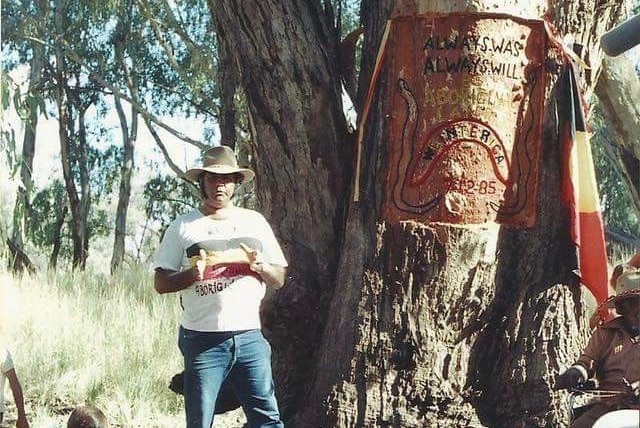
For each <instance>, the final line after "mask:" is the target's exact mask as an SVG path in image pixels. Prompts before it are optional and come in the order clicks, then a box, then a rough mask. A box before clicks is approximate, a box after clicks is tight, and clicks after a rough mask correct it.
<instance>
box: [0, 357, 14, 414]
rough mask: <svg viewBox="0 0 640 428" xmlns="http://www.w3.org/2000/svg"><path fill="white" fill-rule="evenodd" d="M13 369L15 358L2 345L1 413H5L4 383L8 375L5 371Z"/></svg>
mask: <svg viewBox="0 0 640 428" xmlns="http://www.w3.org/2000/svg"><path fill="white" fill-rule="evenodd" d="M11 369H13V360H12V359H11V354H10V353H9V351H8V350H7V349H6V348H4V347H0V413H4V384H5V380H6V379H7V377H6V376H5V373H6V372H8V371H9V370H11Z"/></svg>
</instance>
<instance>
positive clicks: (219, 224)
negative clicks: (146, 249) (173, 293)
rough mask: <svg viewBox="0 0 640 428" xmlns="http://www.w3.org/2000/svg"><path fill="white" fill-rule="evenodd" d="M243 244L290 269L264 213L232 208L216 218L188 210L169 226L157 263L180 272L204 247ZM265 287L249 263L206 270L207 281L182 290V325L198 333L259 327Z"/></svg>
mask: <svg viewBox="0 0 640 428" xmlns="http://www.w3.org/2000/svg"><path fill="white" fill-rule="evenodd" d="M240 243H243V244H245V245H247V246H248V247H251V248H253V249H256V250H260V251H261V252H262V255H263V259H264V261H265V262H267V263H270V264H275V265H280V266H287V261H286V259H285V256H284V254H283V252H282V249H281V248H280V245H279V244H278V241H277V240H276V237H275V235H274V233H273V230H272V229H271V226H269V223H267V220H266V219H265V218H264V217H263V216H262V214H260V213H258V212H256V211H253V210H249V209H244V208H238V207H236V208H234V211H233V214H232V215H231V216H230V218H229V219H225V220H214V219H212V218H210V217H207V216H205V215H203V214H202V213H201V212H200V211H199V210H193V211H190V212H188V213H186V214H184V215H182V216H180V217H178V218H177V219H176V220H174V221H173V222H172V223H171V224H170V225H169V228H168V229H167V231H166V232H165V235H164V237H163V239H162V242H161V243H160V248H159V249H158V252H157V254H156V257H155V261H154V264H153V267H154V269H158V268H162V269H166V270H172V271H181V270H184V269H187V268H189V267H190V266H189V259H188V258H189V257H192V256H194V255H197V254H198V253H199V250H200V249H205V250H207V251H223V250H228V249H235V248H241V247H240ZM264 294H265V285H264V283H263V282H262V281H261V280H260V279H259V277H258V276H257V275H256V274H255V273H253V272H252V271H251V270H250V269H249V266H248V265H247V264H234V265H229V266H224V267H217V268H207V270H206V271H205V278H204V280H203V281H197V282H195V283H194V284H192V285H191V286H189V287H188V288H186V289H184V290H182V291H180V299H181V302H182V307H183V309H184V311H183V313H182V320H181V324H182V326H183V327H184V328H186V329H189V330H196V331H236V330H249V329H254V328H260V302H261V301H262V298H263V297H264Z"/></svg>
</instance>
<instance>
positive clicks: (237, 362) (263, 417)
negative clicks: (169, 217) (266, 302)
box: [154, 146, 287, 428]
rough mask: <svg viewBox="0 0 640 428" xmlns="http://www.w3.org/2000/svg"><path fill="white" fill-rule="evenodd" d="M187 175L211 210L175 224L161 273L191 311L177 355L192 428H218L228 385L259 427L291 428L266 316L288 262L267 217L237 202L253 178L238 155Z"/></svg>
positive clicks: (211, 159) (215, 156)
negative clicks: (220, 400)
mask: <svg viewBox="0 0 640 428" xmlns="http://www.w3.org/2000/svg"><path fill="white" fill-rule="evenodd" d="M186 176H187V178H189V179H190V180H192V181H193V182H195V183H198V185H199V187H200V193H201V196H202V204H201V206H200V208H199V209H197V210H193V211H191V212H188V213H186V214H184V215H182V216H180V217H178V218H177V219H176V220H174V221H173V223H171V225H170V226H169V228H168V229H167V231H166V232H165V235H164V237H163V239H162V242H161V243H160V249H159V250H158V253H157V255H156V259H155V263H154V268H155V289H156V291H158V293H172V292H180V300H181V303H182V306H183V308H184V311H183V314H182V320H181V323H180V330H179V339H178V346H179V347H180V351H181V352H182V355H183V357H184V365H185V373H184V396H185V410H186V419H187V428H210V426H211V424H212V422H213V415H214V409H215V403H216V399H217V396H218V393H219V391H220V387H221V385H222V382H223V381H225V382H228V383H229V385H230V386H231V387H232V388H233V390H234V392H235V394H236V395H237V397H238V399H239V401H240V403H241V404H242V407H243V410H244V412H245V414H246V416H247V421H248V423H249V426H250V427H252V428H253V427H283V424H282V422H281V420H280V413H279V411H278V404H277V401H276V397H275V390H274V384H273V379H272V375H271V347H270V345H269V343H268V342H267V341H266V339H265V338H264V336H263V335H262V332H261V330H260V315H259V309H260V302H261V301H262V298H263V297H264V295H265V288H266V286H271V287H274V288H279V287H281V286H282V285H283V284H284V280H285V273H286V266H287V261H286V259H285V257H284V254H283V253H282V250H281V248H280V245H279V244H278V241H277V240H276V238H275V236H274V234H273V231H272V230H271V227H270V226H269V224H268V223H267V221H266V220H265V218H264V217H263V216H262V215H261V214H260V213H258V212H256V211H253V210H249V209H244V208H240V207H236V206H234V204H233V199H232V198H233V195H234V192H235V190H236V186H237V185H238V184H240V183H245V182H248V181H251V180H252V179H253V177H254V173H253V171H251V170H249V169H245V168H239V167H238V163H237V160H236V158H235V155H234V153H233V151H232V150H231V149H230V148H229V147H226V146H218V147H213V148H210V149H209V150H207V151H206V152H205V153H204V155H203V166H202V167H201V168H192V169H190V170H188V171H187V172H186Z"/></svg>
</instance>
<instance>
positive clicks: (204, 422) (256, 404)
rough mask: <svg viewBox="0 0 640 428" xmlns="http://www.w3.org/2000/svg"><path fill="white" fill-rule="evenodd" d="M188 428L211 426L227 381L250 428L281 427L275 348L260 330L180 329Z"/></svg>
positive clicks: (208, 427) (179, 343) (206, 427)
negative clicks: (274, 370)
mask: <svg viewBox="0 0 640 428" xmlns="http://www.w3.org/2000/svg"><path fill="white" fill-rule="evenodd" d="M179 334H180V335H179V338H178V346H179V347H180V351H181V352H182V355H183V357H184V368H185V371H184V400H185V410H186V415H187V428H210V427H211V424H212V422H213V415H214V409H215V403H216V398H217V397H218V392H219V391H220V386H221V385H222V382H223V381H225V380H226V381H227V382H229V384H230V386H231V387H232V389H233V391H234V392H235V394H236V396H237V397H238V400H239V401H240V403H241V404H242V408H243V410H244V413H245V415H246V416H247V421H248V422H249V426H250V427H251V428H258V427H279V428H283V427H284V425H283V423H282V421H281V420H280V412H279V411H278V403H277V401H276V395H275V390H274V386H273V378H272V375H271V346H270V345H269V342H267V340H266V339H265V338H264V336H263V335H262V332H261V331H260V330H248V331H244V332H201V331H193V330H187V329H185V328H183V327H182V326H181V327H180V333H179Z"/></svg>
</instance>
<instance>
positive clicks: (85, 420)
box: [67, 406, 109, 428]
mask: <svg viewBox="0 0 640 428" xmlns="http://www.w3.org/2000/svg"><path fill="white" fill-rule="evenodd" d="M108 427H109V424H108V423H107V417H106V416H105V415H104V413H102V411H101V410H100V409H98V408H97V407H94V406H79V407H76V409H75V410H74V411H73V412H72V413H71V416H69V421H68V422H67V428H108Z"/></svg>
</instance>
